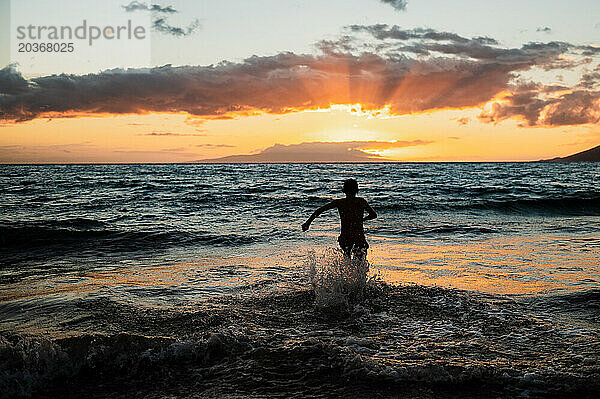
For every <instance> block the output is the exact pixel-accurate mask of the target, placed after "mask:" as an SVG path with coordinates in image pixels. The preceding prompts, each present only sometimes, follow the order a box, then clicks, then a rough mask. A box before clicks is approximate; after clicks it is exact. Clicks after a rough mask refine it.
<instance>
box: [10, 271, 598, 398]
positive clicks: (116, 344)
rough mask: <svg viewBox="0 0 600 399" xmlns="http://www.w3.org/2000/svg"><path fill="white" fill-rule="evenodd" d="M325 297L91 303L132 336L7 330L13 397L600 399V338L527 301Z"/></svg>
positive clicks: (400, 291) (375, 285)
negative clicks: (336, 300) (180, 307)
mask: <svg viewBox="0 0 600 399" xmlns="http://www.w3.org/2000/svg"><path fill="white" fill-rule="evenodd" d="M316 301H317V297H316V292H315V291H313V290H306V289H299V290H295V291H291V292H288V293H277V292H275V293H270V294H257V295H252V296H250V297H245V298H239V297H238V298H223V299H221V300H219V303H214V304H209V305H207V306H206V307H204V308H201V309H196V310H193V311H188V312H182V313H178V312H172V311H161V310H158V309H154V310H152V309H140V308H135V307H134V306H132V305H125V304H120V305H119V304H117V303H116V302H114V301H108V302H107V303H105V302H102V301H100V302H99V301H98V299H94V300H84V301H83V303H81V304H80V307H81V309H83V310H85V311H88V312H91V314H92V315H93V320H94V322H95V323H97V324H99V325H102V324H106V323H105V322H109V323H108V324H110V325H112V326H113V328H114V329H116V330H117V331H118V330H121V331H127V332H124V333H113V334H110V333H108V334H107V333H84V334H81V335H79V336H74V337H69V338H57V339H48V338H44V337H41V336H31V335H22V334H3V335H0V385H2V386H3V387H4V389H3V390H2V392H0V397H6V398H8V397H62V396H65V395H68V396H69V397H111V396H119V397H125V396H132V395H133V396H139V397H142V396H146V395H149V394H152V395H154V396H157V397H160V396H169V395H168V394H169V393H172V392H178V393H179V394H180V395H182V396H186V395H188V396H189V395H191V394H195V395H198V394H203V393H205V394H206V395H209V396H211V395H212V396H213V397H219V396H227V395H233V394H235V395H238V396H236V397H246V396H248V397H256V396H277V397H290V396H301V395H302V396H311V397H313V396H314V397H331V396H338V397H340V396H342V397H374V396H375V397H397V396H398V394H405V395H406V396H409V397H417V398H418V397H432V396H433V397H437V396H443V397H456V398H458V397H464V396H469V397H516V396H529V397H548V396H556V397H562V396H565V395H574V396H575V397H594V395H597V394H598V393H600V382H599V381H600V379H598V377H599V376H600V367H599V366H598V364H599V363H598V357H599V353H598V352H597V350H594V348H596V347H597V346H596V345H598V343H599V342H598V336H597V335H595V334H594V333H593V331H587V332H586V330H585V329H583V330H581V331H579V332H577V333H576V334H575V333H574V332H573V331H570V332H569V333H568V334H565V333H563V332H562V330H561V327H560V324H555V325H554V324H551V323H550V322H549V321H548V319H547V318H544V319H540V318H538V317H537V316H536V314H531V313H530V309H528V308H527V307H526V306H524V305H520V304H519V303H516V302H514V301H510V300H506V299H502V298H495V299H494V300H493V301H487V300H485V298H481V297H477V296H474V295H471V294H469V293H465V292H461V291H457V290H449V289H441V288H436V287H429V288H427V287H420V286H404V287H393V286H389V285H385V284H382V283H379V282H376V281H373V282H371V283H369V284H368V286H366V291H365V293H364V296H362V298H361V299H360V301H358V302H356V301H355V302H353V303H346V304H345V307H344V308H343V309H340V308H339V307H335V309H330V308H327V307H323V306H321V305H320V304H319V303H315V302H316ZM317 302H318V301H317ZM448 392H451V393H452V395H450V396H447V393H448Z"/></svg>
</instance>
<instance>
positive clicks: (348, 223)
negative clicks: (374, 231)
mask: <svg viewBox="0 0 600 399" xmlns="http://www.w3.org/2000/svg"><path fill="white" fill-rule="evenodd" d="M366 203H367V201H365V200H364V199H363V198H359V197H347V198H340V199H337V200H336V201H335V204H336V206H337V209H338V211H339V213H340V221H341V225H342V228H341V236H344V237H357V236H358V237H360V236H364V234H365V231H364V228H363V216H364V213H365V207H366Z"/></svg>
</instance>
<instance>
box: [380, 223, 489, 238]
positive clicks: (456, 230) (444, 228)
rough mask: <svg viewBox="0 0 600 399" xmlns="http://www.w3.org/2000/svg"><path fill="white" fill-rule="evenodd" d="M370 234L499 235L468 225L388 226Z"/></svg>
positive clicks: (422, 235) (411, 235) (480, 227)
mask: <svg viewBox="0 0 600 399" xmlns="http://www.w3.org/2000/svg"><path fill="white" fill-rule="evenodd" d="M370 231H371V232H372V233H375V234H384V235H392V236H403V237H439V236H444V235H457V234H458V235H480V234H495V233H500V230H498V229H495V228H491V227H483V226H470V225H453V224H440V225H431V226H416V227H411V228H407V229H394V228H391V227H388V226H383V227H373V228H371V229H370Z"/></svg>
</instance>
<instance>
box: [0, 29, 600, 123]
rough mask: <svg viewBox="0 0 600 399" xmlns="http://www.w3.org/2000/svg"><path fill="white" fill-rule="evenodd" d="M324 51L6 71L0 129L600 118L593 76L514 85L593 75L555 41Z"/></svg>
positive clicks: (586, 60)
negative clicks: (268, 119)
mask: <svg viewBox="0 0 600 399" xmlns="http://www.w3.org/2000/svg"><path fill="white" fill-rule="evenodd" d="M317 47H318V49H319V50H320V53H319V54H295V53H292V52H283V53H280V54H277V55H273V56H253V57H250V58H247V59H246V60H244V61H242V62H237V63H234V62H222V63H219V64H217V65H210V66H181V67H172V66H170V65H166V66H163V67H158V68H152V69H128V70H111V71H105V72H102V73H98V74H88V75H67V74H61V75H51V76H43V77H38V78H33V79H25V78H24V77H23V76H22V75H21V74H20V73H19V72H18V71H17V70H16V68H15V67H14V66H8V67H5V68H3V69H1V70H0V120H3V121H5V122H22V121H27V120H31V119H35V118H46V117H53V118H58V117H76V116H89V115H104V114H111V115H119V114H146V113H186V114H188V115H190V116H191V117H192V118H195V119H196V120H200V121H201V120H212V119H232V118H236V117H240V116H248V115H256V114H260V113H269V114H285V113H290V112H298V111H304V110H314V109H320V108H329V107H330V105H331V104H361V107H362V109H364V110H379V109H382V108H385V109H386V110H387V112H389V113H390V114H391V115H404V114H410V113H415V112H425V111H431V110H437V109H460V108H465V107H478V106H481V107H483V106H484V105H485V104H487V103H489V102H491V101H496V103H495V104H494V105H493V106H492V107H491V108H492V109H491V110H486V111H484V112H482V115H481V117H480V120H482V121H484V122H490V123H497V122H498V121H501V120H504V119H507V118H517V119H521V120H523V121H524V123H525V125H528V126H534V125H550V126H557V125H565V124H581V123H597V121H598V119H597V109H598V107H599V101H600V100H599V94H600V88H599V87H598V75H600V71H599V70H598V68H596V69H595V70H592V71H590V70H588V73H586V74H584V75H582V78H581V82H579V84H577V85H576V86H573V87H565V86H560V87H556V86H548V85H544V84H541V83H535V82H528V83H527V82H525V83H523V82H522V81H521V80H520V79H519V77H520V74H521V73H523V72H526V71H531V70H534V69H538V70H543V71H552V70H569V69H571V70H572V69H574V68H579V67H582V66H587V65H588V64H590V63H591V62H593V60H595V59H597V57H598V56H599V55H600V48H598V47H593V46H579V45H573V44H570V43H565V42H557V41H551V42H548V43H538V42H535V43H527V44H525V45H523V46H521V47H520V48H503V47H501V46H500V45H499V44H498V42H497V41H496V40H495V39H493V38H490V37H474V38H467V37H463V36H460V35H457V34H455V33H452V32H442V31H436V30H433V29H410V30H406V29H401V28H400V27H398V26H388V25H366V26H364V25H352V26H349V27H348V28H347V29H346V32H345V34H343V35H342V36H340V38H339V39H337V40H328V41H321V42H319V43H318V44H317ZM507 93H508V94H507Z"/></svg>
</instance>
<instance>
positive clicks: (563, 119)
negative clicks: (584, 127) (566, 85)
mask: <svg viewBox="0 0 600 399" xmlns="http://www.w3.org/2000/svg"><path fill="white" fill-rule="evenodd" d="M557 91H558V90H557ZM558 93H559V94H556V92H553V91H552V90H548V87H543V86H542V85H539V84H523V85H520V86H517V87H515V88H513V90H512V92H511V93H510V94H508V95H506V96H504V97H503V98H502V99H501V101H500V102H496V103H494V104H492V109H491V111H487V112H482V113H481V115H480V116H479V118H480V119H481V120H482V121H484V122H493V123H497V122H499V121H502V120H505V119H508V118H518V119H522V120H524V121H525V122H526V124H527V125H529V126H541V125H545V126H564V125H580V124H597V123H599V122H600V92H599V91H589V90H574V91H569V92H567V93H564V94H560V93H561V92H560V91H558Z"/></svg>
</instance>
